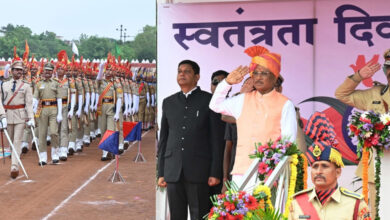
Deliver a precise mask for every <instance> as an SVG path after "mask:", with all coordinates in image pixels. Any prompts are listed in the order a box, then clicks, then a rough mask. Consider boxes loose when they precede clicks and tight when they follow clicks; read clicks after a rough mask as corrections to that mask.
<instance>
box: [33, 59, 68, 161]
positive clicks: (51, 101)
mask: <svg viewBox="0 0 390 220" xmlns="http://www.w3.org/2000/svg"><path fill="white" fill-rule="evenodd" d="M53 72H54V65H53V64H52V63H46V64H45V66H44V69H43V77H44V79H42V80H41V81H39V82H38V84H37V89H36V90H35V91H34V103H33V107H34V112H35V114H36V115H37V116H38V117H39V152H40V158H41V161H39V165H41V164H42V165H46V164H47V145H46V144H47V143H46V136H47V134H49V135H50V137H51V146H52V148H51V159H52V162H53V163H54V164H56V163H58V162H59V143H58V123H60V122H61V121H62V97H61V94H60V93H59V92H58V88H59V83H58V79H56V78H52V75H53Z"/></svg>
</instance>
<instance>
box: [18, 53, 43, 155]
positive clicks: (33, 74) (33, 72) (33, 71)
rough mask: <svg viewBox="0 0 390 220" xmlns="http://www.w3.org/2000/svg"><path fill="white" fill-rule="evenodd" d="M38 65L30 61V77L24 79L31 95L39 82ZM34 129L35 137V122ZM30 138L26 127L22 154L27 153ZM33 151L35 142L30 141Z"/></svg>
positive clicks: (29, 132) (36, 133)
mask: <svg viewBox="0 0 390 220" xmlns="http://www.w3.org/2000/svg"><path fill="white" fill-rule="evenodd" d="M38 68H39V66H38V63H37V62H36V61H34V59H32V61H31V63H30V65H29V69H30V77H27V78H25V82H26V83H28V84H29V85H30V87H31V91H32V94H34V91H35V85H36V84H37V82H39V77H38V76H37V73H38ZM35 122H36V123H35V128H34V133H35V135H38V123H37V121H35ZM30 137H32V134H31V129H30V128H28V127H26V128H25V129H24V132H23V142H22V153H24V154H25V153H27V152H28V142H29V140H30ZM36 142H37V143H38V142H39V141H38V138H37V139H36ZM31 148H32V149H33V150H35V148H36V146H35V142H34V140H32V147H31Z"/></svg>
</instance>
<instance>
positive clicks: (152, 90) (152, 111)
mask: <svg viewBox="0 0 390 220" xmlns="http://www.w3.org/2000/svg"><path fill="white" fill-rule="evenodd" d="M149 93H150V107H149V119H148V122H149V123H150V125H151V126H153V125H154V121H155V120H156V118H155V114H156V112H155V107H154V106H152V95H154V98H156V87H155V86H154V84H153V83H149ZM154 102H155V103H156V100H154Z"/></svg>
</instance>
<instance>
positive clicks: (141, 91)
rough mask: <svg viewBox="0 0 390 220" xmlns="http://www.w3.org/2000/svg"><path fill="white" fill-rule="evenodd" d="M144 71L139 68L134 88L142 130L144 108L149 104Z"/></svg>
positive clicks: (144, 126)
mask: <svg viewBox="0 0 390 220" xmlns="http://www.w3.org/2000/svg"><path fill="white" fill-rule="evenodd" d="M145 72H146V69H145V68H142V69H141V70H139V74H137V84H136V85H137V86H136V88H135V90H136V92H137V93H138V98H139V101H138V105H139V108H138V115H137V118H138V121H140V122H142V130H146V125H145V124H146V123H145V122H146V121H145V110H146V107H147V106H149V99H150V97H149V89H148V85H147V83H145V81H144V74H145Z"/></svg>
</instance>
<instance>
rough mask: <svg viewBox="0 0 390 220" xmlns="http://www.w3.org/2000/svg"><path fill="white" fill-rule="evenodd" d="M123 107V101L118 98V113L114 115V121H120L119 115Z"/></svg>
mask: <svg viewBox="0 0 390 220" xmlns="http://www.w3.org/2000/svg"><path fill="white" fill-rule="evenodd" d="M121 107H122V99H121V98H118V100H117V101H116V111H115V115H114V121H118V120H119V113H120V111H121Z"/></svg>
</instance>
